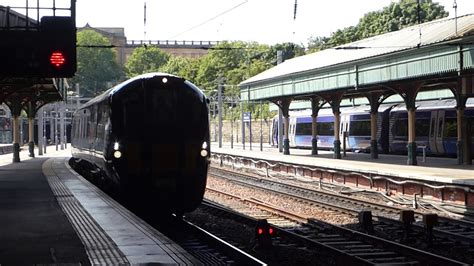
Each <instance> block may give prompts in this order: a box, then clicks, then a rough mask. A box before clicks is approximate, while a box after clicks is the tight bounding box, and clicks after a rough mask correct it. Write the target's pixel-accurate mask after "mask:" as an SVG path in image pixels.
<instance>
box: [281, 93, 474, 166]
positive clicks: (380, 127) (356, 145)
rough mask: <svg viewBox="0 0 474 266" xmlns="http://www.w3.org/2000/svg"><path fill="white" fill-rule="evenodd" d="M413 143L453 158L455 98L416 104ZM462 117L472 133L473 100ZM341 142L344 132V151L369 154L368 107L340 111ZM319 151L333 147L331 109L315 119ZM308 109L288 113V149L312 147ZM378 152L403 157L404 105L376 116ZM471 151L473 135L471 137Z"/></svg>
mask: <svg viewBox="0 0 474 266" xmlns="http://www.w3.org/2000/svg"><path fill="white" fill-rule="evenodd" d="M416 106H417V110H416V114H415V117H416V121H415V127H416V133H415V137H416V138H415V142H416V143H417V145H418V151H419V152H422V147H424V148H425V151H426V153H427V154H429V155H439V156H450V157H454V156H456V153H457V146H456V144H457V120H456V119H457V118H456V109H455V106H456V101H455V100H454V99H446V100H436V101H424V102H418V103H417V104H416ZM465 117H466V119H467V120H469V121H470V122H469V125H470V127H471V129H470V132H474V99H469V100H468V101H467V105H466V109H465ZM277 121H278V118H277V117H275V118H274V119H273V124H272V125H273V127H272V133H273V138H272V139H273V144H274V145H276V144H277V135H278V131H277V129H276V125H277ZM340 128H341V137H340V139H341V141H342V140H343V137H342V136H343V132H347V136H348V137H347V139H346V150H349V151H361V152H368V151H370V106H355V107H343V108H341V124H340ZM317 132H318V136H317V138H318V148H319V149H326V150H330V149H333V148H334V144H333V142H334V116H333V114H332V110H331V109H330V108H327V109H321V110H320V111H319V113H318V120H317ZM311 138H312V137H311V110H303V111H294V112H290V123H289V140H290V147H297V148H311ZM377 143H378V149H379V152H382V153H393V154H405V153H406V152H407V143H408V114H407V111H406V107H405V104H403V103H400V104H382V105H381V106H380V108H379V113H378V117H377ZM471 143H472V148H471V149H472V150H474V136H472V135H471Z"/></svg>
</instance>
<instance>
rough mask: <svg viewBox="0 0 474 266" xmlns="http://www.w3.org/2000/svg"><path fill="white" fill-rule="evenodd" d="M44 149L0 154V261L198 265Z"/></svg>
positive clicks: (63, 156) (58, 154)
mask: <svg viewBox="0 0 474 266" xmlns="http://www.w3.org/2000/svg"><path fill="white" fill-rule="evenodd" d="M49 149H50V150H48V153H47V154H46V155H45V156H38V157H37V158H33V159H31V158H29V157H28V156H27V153H26V152H22V153H21V154H20V158H21V160H22V162H20V163H14V164H12V163H11V160H12V155H11V154H7V155H0V240H1V241H0V265H1V264H10V265H18V264H23V265H25V264H29V265H32V264H76V265H77V264H81V265H89V264H93V265H118V264H121V265H124V264H134V265H135V264H148V263H158V264H172V265H175V264H181V265H183V264H188V265H190V264H199V262H198V261H197V260H196V259H195V258H193V257H192V256H191V255H189V254H188V253H187V252H186V251H185V250H183V249H182V248H181V247H180V246H179V245H177V244H175V243H174V242H173V241H171V240H170V239H168V238H167V237H166V236H164V235H162V234H161V233H160V232H158V231H157V230H155V229H154V228H152V227H151V226H150V225H148V224H147V223H145V222H144V221H143V220H141V219H140V218H138V217H137V216H135V215H134V214H133V213H131V212H130V211H128V210H127V209H125V208H124V207H122V206H121V205H120V204H118V203H117V202H115V201H114V200H113V199H111V198H110V197H108V196H107V195H106V194H105V193H103V192H102V191H101V190H99V189H98V188H96V187H95V186H93V185H92V184H90V183H89V182H88V181H86V180H85V179H83V178H82V177H81V176H79V175H78V174H77V173H76V172H74V171H73V170H72V169H70V167H69V165H68V164H67V161H68V159H69V157H70V154H71V153H70V151H69V150H64V151H61V150H60V151H55V149H54V148H52V147H49Z"/></svg>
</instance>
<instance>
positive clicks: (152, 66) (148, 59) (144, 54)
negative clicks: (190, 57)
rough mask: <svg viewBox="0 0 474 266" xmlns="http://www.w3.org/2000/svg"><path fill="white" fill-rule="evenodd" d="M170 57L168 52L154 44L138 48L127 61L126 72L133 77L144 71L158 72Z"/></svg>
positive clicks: (129, 76)
mask: <svg viewBox="0 0 474 266" xmlns="http://www.w3.org/2000/svg"><path fill="white" fill-rule="evenodd" d="M169 58H170V55H169V54H168V53H166V52H163V51H162V50H161V49H159V48H157V47H154V46H148V47H139V48H136V49H135V50H133V53H132V54H131V55H130V57H129V58H128V60H127V63H125V73H126V75H127V77H128V78H131V77H134V76H137V75H141V74H144V73H149V72H157V71H159V70H160V68H161V67H163V66H165V65H166V63H167V62H168V59H169Z"/></svg>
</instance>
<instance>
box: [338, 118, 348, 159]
mask: <svg viewBox="0 0 474 266" xmlns="http://www.w3.org/2000/svg"><path fill="white" fill-rule="evenodd" d="M350 119H351V116H350V114H341V124H340V132H339V139H340V141H341V150H342V148H343V147H344V141H345V142H346V150H349V149H350V145H349V122H350ZM344 132H346V134H347V135H346V138H344Z"/></svg>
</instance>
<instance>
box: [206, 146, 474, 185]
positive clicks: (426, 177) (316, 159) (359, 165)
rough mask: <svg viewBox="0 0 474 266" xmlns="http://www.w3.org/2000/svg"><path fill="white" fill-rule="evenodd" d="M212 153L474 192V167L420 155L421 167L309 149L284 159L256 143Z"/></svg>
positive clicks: (398, 159) (401, 158) (397, 159)
mask: <svg viewBox="0 0 474 266" xmlns="http://www.w3.org/2000/svg"><path fill="white" fill-rule="evenodd" d="M212 152H217V153H223V154H229V155H235V156H242V157H249V158H255V159H263V160H269V161H278V162H285V163H288V164H295V165H306V166H313V167H321V168H326V169H334V170H341V171H347V172H361V173H366V174H373V175H383V176H390V177H397V178H400V179H410V180H419V181H430V182H437V183H442V184H453V185H460V186H467V187H472V188H474V165H458V164H457V159H455V158H439V157H426V158H425V160H423V157H422V156H419V155H418V156H417V162H418V165H407V156H406V155H388V154H379V158H378V159H371V158H370V154H367V153H354V152H346V156H343V157H342V159H334V158H333V152H332V151H318V153H319V154H318V155H311V150H307V149H290V155H283V153H279V152H278V148H276V147H272V146H270V145H268V143H267V144H263V150H262V151H260V143H253V144H252V150H250V147H249V143H246V145H245V149H244V148H243V145H242V143H234V145H233V148H231V145H230V143H223V144H222V147H221V148H219V145H218V143H217V142H211V153H212Z"/></svg>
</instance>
